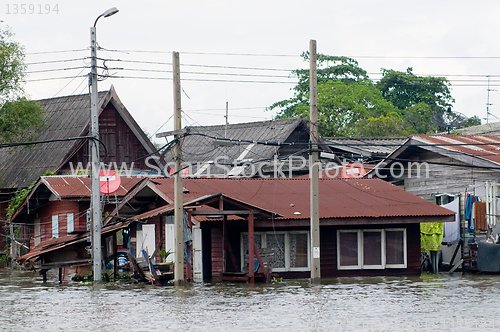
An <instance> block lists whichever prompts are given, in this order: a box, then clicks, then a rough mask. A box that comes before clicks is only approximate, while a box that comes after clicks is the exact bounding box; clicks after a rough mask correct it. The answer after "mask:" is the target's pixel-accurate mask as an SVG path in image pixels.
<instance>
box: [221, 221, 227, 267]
mask: <svg viewBox="0 0 500 332" xmlns="http://www.w3.org/2000/svg"><path fill="white" fill-rule="evenodd" d="M226 223H227V216H224V219H223V220H222V273H224V272H226V233H227V230H226Z"/></svg>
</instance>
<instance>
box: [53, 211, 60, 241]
mask: <svg viewBox="0 0 500 332" xmlns="http://www.w3.org/2000/svg"><path fill="white" fill-rule="evenodd" d="M52 237H59V216H58V215H55V216H52Z"/></svg>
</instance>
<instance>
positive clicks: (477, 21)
mask: <svg viewBox="0 0 500 332" xmlns="http://www.w3.org/2000/svg"><path fill="white" fill-rule="evenodd" d="M23 3H25V4H26V11H27V12H26V14H22V13H21V11H22V9H21V4H23ZM32 4H33V7H32V8H30V7H29V2H26V1H17V0H4V1H2V4H1V5H0V18H1V20H3V21H4V22H5V23H4V24H7V25H9V26H10V27H11V29H12V31H13V32H14V33H15V36H14V39H15V40H16V41H18V42H20V43H21V44H22V45H24V46H25V48H26V53H27V54H28V55H27V59H26V60H27V62H28V63H38V62H43V61H52V60H69V59H80V60H77V61H70V62H57V63H52V64H33V65H30V66H29V68H28V71H30V72H32V71H37V70H44V69H64V68H71V67H82V66H84V65H87V66H88V64H89V61H88V59H86V60H83V59H82V58H85V57H89V56H90V50H89V45H90V27H91V26H92V25H93V23H94V20H95V19H96V18H97V16H99V15H100V14H101V13H103V12H104V11H105V10H107V9H108V8H110V7H114V6H116V7H117V8H118V9H119V10H120V12H119V13H117V14H116V15H114V16H112V17H109V18H101V19H100V20H99V22H98V24H97V40H98V43H99V45H100V46H101V47H102V48H104V49H106V50H101V51H99V52H98V57H100V58H107V59H120V60H127V61H140V62H163V63H168V64H151V63H134V62H124V61H121V62H112V61H108V62H107V65H108V67H110V68H117V67H118V68H127V69H146V70H150V71H123V70H111V72H112V73H116V75H119V76H129V77H130V76H133V77H148V78H152V77H164V78H168V80H156V79H155V80H153V79H136V78H135V79H134V78H108V79H107V80H104V81H102V82H99V90H100V91H102V90H106V89H108V88H109V87H110V85H111V84H113V85H114V86H115V88H116V90H117V93H118V95H119V96H120V98H121V100H122V101H123V103H124V105H125V106H126V107H127V109H128V110H129V111H130V112H131V114H132V115H133V116H134V118H135V119H136V121H137V122H138V123H139V125H140V126H141V127H143V128H144V129H145V130H147V131H148V132H149V133H154V132H156V131H157V130H158V129H159V128H160V126H161V125H162V124H164V123H165V122H166V121H167V119H168V118H169V117H170V116H171V115H172V112H173V111H172V110H173V101H172V94H173V92H172V90H173V89H172V81H171V80H170V79H171V77H172V74H171V72H170V71H171V70H172V67H171V65H169V64H170V63H171V62H172V54H171V53H172V51H178V52H180V60H181V71H182V73H181V79H184V80H182V88H183V90H184V91H185V94H183V95H182V108H183V110H184V112H185V113H186V114H187V116H185V117H184V118H183V126H184V125H194V124H196V123H198V124H201V125H210V124H223V123H224V121H225V120H224V114H225V105H226V101H227V102H228V103H229V122H230V123H238V122H247V121H260V120H266V119H271V118H272V117H273V116H274V113H272V112H265V111H264V109H265V108H266V107H268V106H270V105H271V104H272V103H273V102H276V101H279V100H283V99H287V98H289V97H291V96H292V91H290V88H291V87H293V86H294V84H293V83H294V82H295V81H294V80H292V79H288V78H287V77H286V76H288V74H289V72H287V71H286V70H292V69H296V68H299V67H303V68H307V67H308V65H307V63H304V62H302V60H301V58H300V57H299V55H300V54H301V53H302V52H303V51H306V50H307V49H308V47H309V40H310V39H315V40H316V41H317V48H318V52H320V53H325V54H330V55H343V56H350V57H353V58H355V59H357V60H358V61H359V63H360V66H361V67H362V68H363V69H365V70H367V71H368V73H370V74H371V75H370V77H371V78H378V77H379V75H377V73H380V68H388V69H394V70H400V71H404V70H406V68H407V67H413V69H414V73H416V74H419V75H434V76H446V77H447V78H448V79H449V80H450V81H451V82H452V84H453V90H452V95H453V97H454V98H455V99H456V103H455V106H454V110H455V111H458V112H462V113H464V114H465V115H467V116H472V115H477V116H479V117H480V118H485V117H486V102H487V83H486V82H487V80H486V78H485V76H482V77H481V76H478V77H475V76H469V75H491V76H492V77H491V82H492V83H491V89H498V85H499V84H498V82H499V79H498V77H494V75H500V67H499V66H498V65H499V63H500V54H499V50H500V45H499V43H498V41H497V40H498V38H497V34H498V31H500V20H498V17H497V16H498V13H499V12H500V11H499V9H500V2H497V1H493V0H491V1H482V0H478V1H475V2H470V1H467V2H466V1H462V0H455V1H440V0H438V1H436V0H434V1H428V0H420V1H401V0H399V1H396V0H379V1H373V0H357V1H335V0H316V1H315V0H310V1H296V0H287V1H281V0H280V1H273V0H268V1H262V0H253V1H239V0H232V1H227V0H215V1H207V0H205V1H200V0H192V1H189V0H183V1H171V0H165V1H159V0H157V1H153V0H149V1H138V0H135V1H131V0H121V1H118V0H114V1H107V0H99V1H96V0H86V1H69V0H59V1H49V0H47V1H43V2H40V1H38V2H33V3H32ZM16 5H17V11H18V13H17V14H15V11H16ZM56 5H57V9H58V13H56V12H55V11H53V9H55V8H56ZM47 8H50V9H52V11H51V12H50V13H48V14H46V13H45V11H46V9H47ZM31 9H32V10H33V14H30V11H31ZM40 11H41V12H42V14H40ZM2 26H3V27H4V26H5V25H2ZM71 50H83V51H73V52H62V53H54V51H71ZM109 50H121V51H123V50H129V51H142V52H128V53H126V52H116V51H109ZM152 51H155V52H156V53H152ZM41 52H49V53H42V54H40V53H41ZM209 53H210V54H209ZM229 54H231V55H229ZM245 54H246V55H245ZM248 54H252V55H251V56H250V55H248ZM257 55H260V56H257ZM262 55H268V56H262ZM283 55H286V56H283ZM370 57H371V58H370ZM188 65H205V66H201V67H197V66H188ZM206 66H219V67H215V68H211V67H206ZM220 66H234V67H247V68H268V69H280V70H273V71H270V70H260V71H259V70H242V69H227V68H226V69H224V68H220ZM151 70H152V71H151ZM281 70H285V71H281ZM154 71H168V72H154ZM88 72H89V69H82V68H79V69H73V70H58V71H54V72H42V73H31V74H30V75H29V77H28V79H30V80H37V79H47V78H54V77H74V76H79V75H85V74H87V73H88ZM188 72H203V73H226V74H232V75H230V76H223V75H207V74H189V73H188ZM241 74H251V75H265V76H253V77H252V76H241ZM274 76H285V77H274ZM187 79H188V80H187ZM192 79H195V80H192ZM200 80H233V81H235V80H236V81H251V80H253V81H264V82H289V83H243V82H237V83H236V82H214V81H200ZM471 80H476V82H471ZM86 85H87V79H86V78H84V77H77V78H74V79H62V80H44V81H34V82H28V83H27V84H26V92H27V93H28V94H29V95H30V96H31V97H32V98H33V99H43V98H51V97H54V96H65V95H71V94H80V93H87V92H88V88H86ZM187 96H189V98H188V97H187ZM490 103H492V104H493V105H492V106H490V112H491V113H492V114H494V115H496V116H498V117H500V112H499V110H500V95H499V92H498V91H496V90H495V91H491V92H490ZM493 120H494V121H498V120H496V119H493ZM483 123H484V120H483ZM172 127H173V123H172V120H170V121H169V122H168V123H167V124H166V125H165V126H164V127H163V128H162V129H161V130H160V131H167V130H171V129H172Z"/></svg>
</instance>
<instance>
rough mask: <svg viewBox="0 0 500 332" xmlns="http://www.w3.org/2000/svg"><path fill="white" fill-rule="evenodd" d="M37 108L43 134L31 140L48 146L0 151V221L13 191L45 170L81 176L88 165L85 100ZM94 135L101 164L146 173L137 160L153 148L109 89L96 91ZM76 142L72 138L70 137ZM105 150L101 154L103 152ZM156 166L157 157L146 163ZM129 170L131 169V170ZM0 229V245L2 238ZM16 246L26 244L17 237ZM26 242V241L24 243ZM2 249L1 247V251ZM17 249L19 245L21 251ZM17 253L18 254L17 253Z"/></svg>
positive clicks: (52, 100) (141, 161)
mask: <svg viewBox="0 0 500 332" xmlns="http://www.w3.org/2000/svg"><path fill="white" fill-rule="evenodd" d="M38 102H39V103H40V105H41V106H42V108H43V110H44V113H43V122H44V124H45V128H44V130H43V131H42V132H41V133H39V134H38V136H37V138H36V140H37V141H51V142H50V143H46V144H37V145H34V146H30V147H25V148H16V149H13V150H8V149H0V192H2V193H3V196H2V197H3V199H2V202H0V219H1V220H6V208H7V204H8V201H9V200H8V199H7V198H8V197H12V195H13V194H14V193H15V192H16V190H18V189H23V188H28V187H30V186H31V185H32V184H34V183H35V182H36V181H37V180H38V179H39V177H40V176H41V175H43V174H44V173H45V172H47V171H52V172H55V173H56V174H72V173H76V174H86V173H87V172H86V171H87V166H88V164H87V163H88V160H89V152H88V150H89V149H88V148H89V143H88V140H87V139H85V137H86V136H88V132H89V123H90V96H89V95H88V94H84V95H73V96H66V97H58V98H50V99H44V100H39V101H38ZM99 131H100V140H101V142H102V144H101V145H100V157H101V162H104V163H105V164H106V165H115V164H114V163H116V165H117V168H118V170H120V169H122V170H123V171H124V172H128V173H131V174H133V173H134V172H140V173H143V172H151V168H150V166H149V165H148V164H147V161H146V160H145V159H144V158H143V157H144V156H148V155H153V154H155V151H156V148H155V147H154V146H153V144H152V143H151V141H150V140H149V139H148V137H147V136H146V134H145V133H144V132H143V131H142V129H141V128H140V127H139V125H138V124H137V123H136V122H135V120H134V119H133V118H132V116H131V114H130V113H129V112H128V110H127V109H126V108H125V106H124V105H123V104H122V102H121V101H120V99H119V97H118V95H117V93H116V91H115V89H114V88H113V87H111V88H110V89H109V90H108V91H104V92H99ZM79 137H80V138H81V139H75V138H79ZM104 147H105V149H104ZM150 163H151V164H155V163H156V164H155V165H156V166H158V167H161V165H162V164H161V163H160V160H159V158H156V159H154V160H153V161H150ZM132 168H133V169H132ZM3 226H5V225H4V224H3V223H2V224H0V230H1V232H0V246H1V242H2V240H3V239H4V238H5V235H6V230H5V229H2V228H3ZM19 240H20V242H22V243H23V242H25V241H24V240H26V241H27V239H24V238H21V239H19ZM28 242H29V241H28ZM1 247H3V246H1ZM21 248H22V246H21ZM19 250H20V251H21V252H20V253H17V251H16V250H14V252H13V254H14V257H15V256H17V255H16V253H17V254H18V255H19V254H23V249H19Z"/></svg>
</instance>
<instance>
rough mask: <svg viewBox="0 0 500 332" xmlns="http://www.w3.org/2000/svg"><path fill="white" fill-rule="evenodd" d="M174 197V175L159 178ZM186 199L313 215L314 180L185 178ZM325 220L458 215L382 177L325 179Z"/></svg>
mask: <svg viewBox="0 0 500 332" xmlns="http://www.w3.org/2000/svg"><path fill="white" fill-rule="evenodd" d="M152 181H153V182H154V183H155V184H156V186H157V187H158V188H159V189H160V190H162V191H163V192H165V194H166V195H167V196H169V197H173V192H174V189H173V188H174V181H173V179H172V178H155V179H152ZM183 186H184V188H185V189H187V191H188V192H186V193H185V194H184V202H189V201H193V200H194V199H196V198H198V197H201V196H203V195H210V194H215V193H223V194H225V195H227V196H230V197H233V198H235V199H238V200H241V201H243V202H245V203H247V204H251V205H254V206H257V207H259V208H261V209H264V210H267V211H272V212H274V213H277V214H280V215H282V216H283V218H284V219H302V218H309V209H310V206H309V188H310V182H309V179H296V178H292V179H284V178H281V179H261V178H252V179H248V178H233V179H227V178H226V179H217V178H200V179H187V178H186V179H184V180H183ZM319 190H320V202H319V203H320V218H356V217H367V218H379V217H407V216H449V215H453V214H454V213H453V212H451V211H449V210H447V209H444V208H442V207H440V206H437V205H435V204H432V203H430V202H428V201H426V200H424V199H422V198H420V197H418V196H415V195H413V194H410V193H408V192H406V191H405V190H404V189H402V188H399V187H397V186H394V185H392V184H390V183H387V182H385V181H382V180H379V179H320V181H319Z"/></svg>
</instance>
